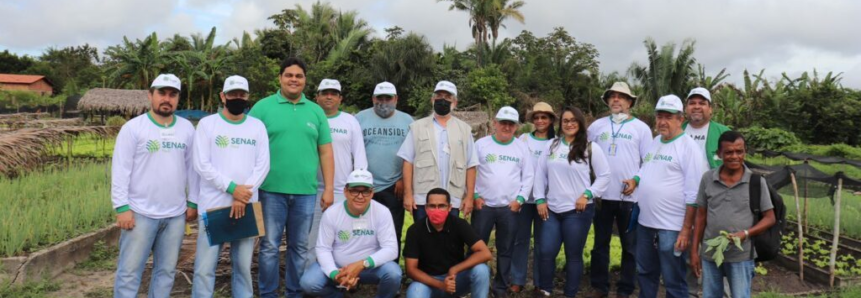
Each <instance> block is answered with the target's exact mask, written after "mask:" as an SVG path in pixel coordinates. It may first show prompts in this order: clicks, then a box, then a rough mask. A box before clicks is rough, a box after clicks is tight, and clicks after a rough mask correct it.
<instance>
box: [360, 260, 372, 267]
mask: <svg viewBox="0 0 861 298" xmlns="http://www.w3.org/2000/svg"><path fill="white" fill-rule="evenodd" d="M362 266H364V267H365V268H370V267H371V263H370V262H368V259H365V261H364V262H362Z"/></svg>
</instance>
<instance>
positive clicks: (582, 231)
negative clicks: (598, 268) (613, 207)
mask: <svg viewBox="0 0 861 298" xmlns="http://www.w3.org/2000/svg"><path fill="white" fill-rule="evenodd" d="M593 205H594V204H589V205H587V207H586V210H583V211H582V212H577V211H574V210H571V211H568V212H562V213H556V212H553V211H549V212H550V216H549V218H548V219H547V221H545V222H544V225H543V226H542V227H541V244H540V245H539V246H540V249H541V264H540V266H539V267H538V269H539V270H541V284H540V285H539V288H540V289H542V290H544V291H547V292H551V293H552V292H553V277H554V275H555V273H556V256H557V255H558V254H559V249H560V248H561V246H562V244H563V243H564V244H565V261H566V264H565V280H566V281H567V282H566V283H565V288H564V293H565V296H567V297H574V296H577V291H578V290H579V289H580V282H579V281H580V278H581V277H582V276H583V249H584V247H585V246H586V237H587V236H588V235H589V227H590V226H591V225H592V217H593V216H595V207H594V206H593Z"/></svg>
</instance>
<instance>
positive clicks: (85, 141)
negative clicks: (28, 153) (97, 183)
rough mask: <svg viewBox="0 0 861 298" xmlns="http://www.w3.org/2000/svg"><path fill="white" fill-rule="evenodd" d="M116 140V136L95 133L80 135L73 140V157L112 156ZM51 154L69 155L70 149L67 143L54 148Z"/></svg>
mask: <svg viewBox="0 0 861 298" xmlns="http://www.w3.org/2000/svg"><path fill="white" fill-rule="evenodd" d="M115 141H116V139H114V138H111V139H104V138H100V137H98V136H93V135H80V136H78V137H76V138H75V139H74V140H73V142H72V157H73V158H74V157H93V158H105V157H111V154H113V152H114V142H115ZM50 154H51V155H55V156H62V157H69V151H68V148H67V147H66V145H65V144H64V145H63V146H62V147H57V148H53V149H52V150H51V153H50Z"/></svg>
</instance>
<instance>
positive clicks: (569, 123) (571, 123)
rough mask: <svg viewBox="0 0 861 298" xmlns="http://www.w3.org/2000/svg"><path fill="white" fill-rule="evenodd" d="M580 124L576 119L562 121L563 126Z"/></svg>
mask: <svg viewBox="0 0 861 298" xmlns="http://www.w3.org/2000/svg"><path fill="white" fill-rule="evenodd" d="M573 124H578V123H577V120H576V119H562V125H573Z"/></svg>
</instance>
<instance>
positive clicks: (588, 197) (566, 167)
mask: <svg viewBox="0 0 861 298" xmlns="http://www.w3.org/2000/svg"><path fill="white" fill-rule="evenodd" d="M559 118H560V119H561V121H560V125H559V131H560V132H561V134H560V135H559V136H557V137H556V138H555V139H553V140H552V141H550V142H548V144H547V147H546V150H544V152H542V153H541V155H540V157H539V159H538V163H537V164H536V169H537V170H536V173H535V186H534V189H533V195H534V196H535V198H536V201H535V203H536V205H537V209H538V215H539V216H540V217H541V218H542V219H543V220H544V223H543V225H542V227H541V232H540V233H541V241H540V242H539V243H538V249H539V250H540V254H541V262H540V264H538V270H539V275H540V280H539V282H540V284H539V285H538V287H539V289H540V294H542V295H543V296H545V297H549V296H550V293H552V292H553V277H554V273H555V271H556V255H558V254H559V249H560V248H561V246H562V244H563V243H564V244H565V259H566V262H567V264H566V266H565V268H566V271H567V272H566V279H565V280H566V281H567V282H566V283H565V289H564V294H565V296H567V297H574V296H576V295H577V291H578V290H579V287H580V277H581V276H582V275H583V248H584V247H585V246H586V237H587V236H588V234H589V228H590V227H591V225H592V217H593V216H594V214H595V209H594V208H595V207H594V206H593V204H592V199H593V198H597V197H600V196H601V195H602V194H603V193H604V191H606V190H607V186H608V183H609V181H610V168H609V167H608V165H607V159H606V157H605V155H604V150H602V149H601V148H600V146H599V145H598V144H592V143H590V142H588V140H587V138H586V117H585V116H584V115H583V112H582V111H580V109H578V108H574V107H566V108H565V109H563V110H562V114H561V116H560V117H559ZM592 177H594V178H592Z"/></svg>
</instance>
